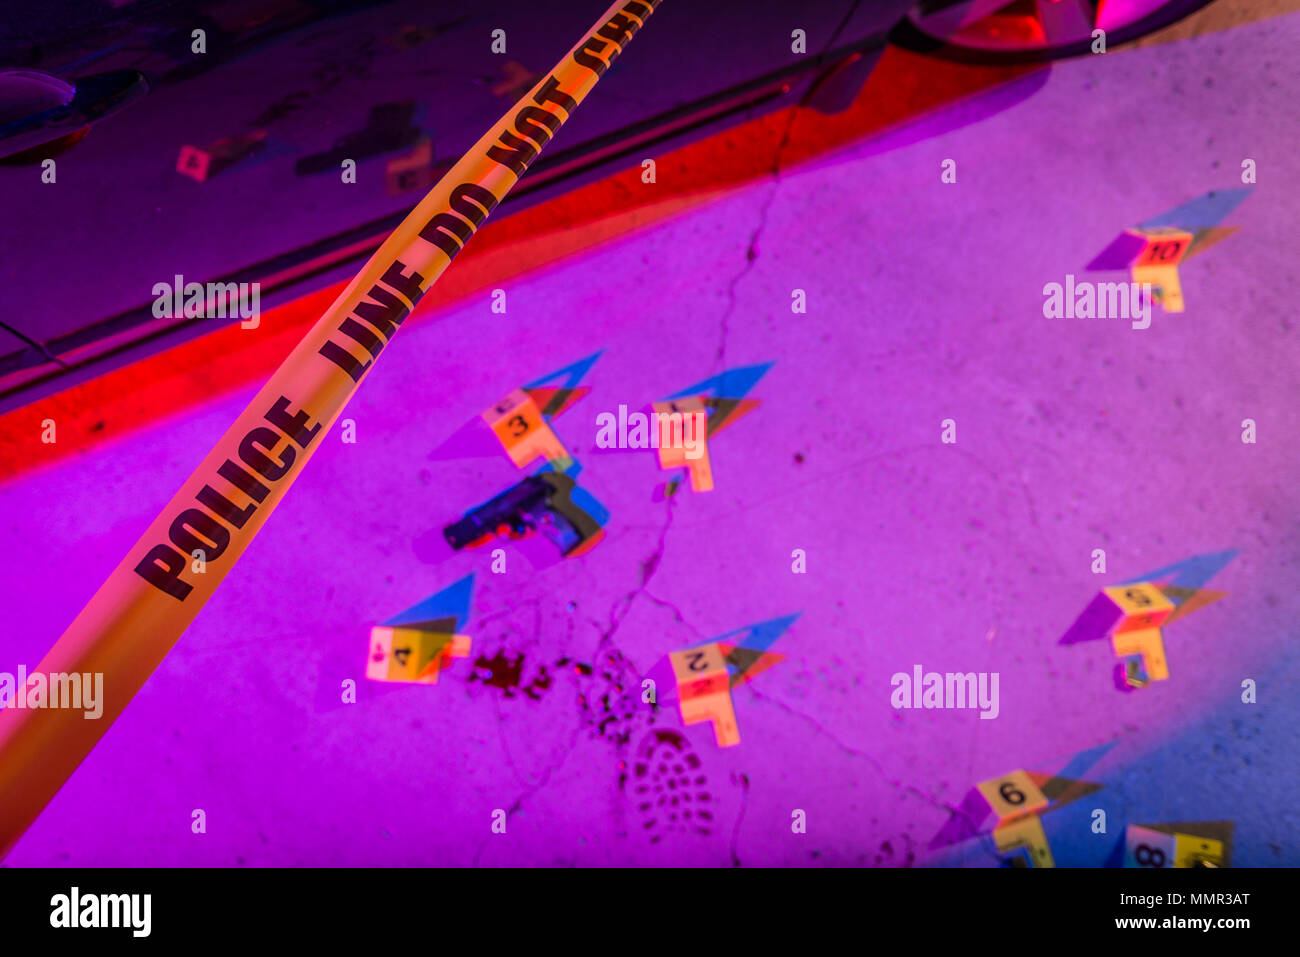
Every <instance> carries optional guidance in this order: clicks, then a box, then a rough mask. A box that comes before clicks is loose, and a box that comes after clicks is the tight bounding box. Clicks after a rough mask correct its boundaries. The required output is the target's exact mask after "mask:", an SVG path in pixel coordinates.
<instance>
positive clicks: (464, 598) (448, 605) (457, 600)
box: [383, 572, 474, 630]
mask: <svg viewBox="0 0 1300 957" xmlns="http://www.w3.org/2000/svg"><path fill="white" fill-rule="evenodd" d="M473 590H474V573H473V572H470V573H469V574H468V575H466V576H465V577H464V578H462V579H461V580H460V581H458V582H456V584H454V585H449V586H448V587H446V588H444V589H443V590H442V591H440V592H438V593H437V594H436V595H431V596H430V597H428V598H426V599H425V600H424V601H422V602H420V603H419V604H418V605H412V606H411V607H410V608H408V609H406V611H402V612H398V613H397V614H396V615H394V616H393V617H392V618H390V619H388V621H386V622H383V624H384V626H385V627H388V628H397V627H400V626H401V625H406V624H414V623H415V622H418V621H430V620H432V619H434V618H448V617H454V618H455V619H456V628H457V630H460V629H461V628H463V627H465V622H466V621H467V620H468V619H469V599H470V594H471V593H472V592H473Z"/></svg>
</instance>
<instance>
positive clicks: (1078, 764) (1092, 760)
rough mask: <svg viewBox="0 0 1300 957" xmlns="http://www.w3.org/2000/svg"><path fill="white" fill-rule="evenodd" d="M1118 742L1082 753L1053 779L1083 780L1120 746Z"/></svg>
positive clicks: (1071, 760)
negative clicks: (1082, 778)
mask: <svg viewBox="0 0 1300 957" xmlns="http://www.w3.org/2000/svg"><path fill="white" fill-rule="evenodd" d="M1118 743H1119V742H1118V741H1107V742H1106V743H1105V744H1099V745H1097V746H1096V747H1095V748H1087V749H1086V750H1083V751H1080V752H1079V753H1078V754H1076V755H1074V757H1072V758H1071V759H1070V762H1069V764H1067V765H1066V766H1065V767H1063V768H1061V770H1060V771H1057V772H1056V773H1055V774H1054V775H1053V777H1058V778H1081V777H1083V776H1084V775H1085V774H1087V773H1088V769H1089V768H1091V767H1092V766H1093V765H1094V764H1096V763H1097V762H1098V761H1100V760H1101V759H1102V758H1103V757H1105V756H1106V752H1107V751H1109V750H1110V749H1111V748H1113V747H1115V745H1116V744H1118Z"/></svg>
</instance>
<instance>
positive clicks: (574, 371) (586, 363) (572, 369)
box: [524, 349, 605, 389]
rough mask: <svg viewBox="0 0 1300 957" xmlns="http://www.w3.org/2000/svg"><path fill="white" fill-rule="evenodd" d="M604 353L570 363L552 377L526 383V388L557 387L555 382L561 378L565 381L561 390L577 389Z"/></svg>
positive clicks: (545, 376) (597, 353) (552, 374)
mask: <svg viewBox="0 0 1300 957" xmlns="http://www.w3.org/2000/svg"><path fill="white" fill-rule="evenodd" d="M604 351H605V350H604V349H601V350H600V351H599V352H593V353H592V354H591V355H589V356H587V357H586V358H585V359H579V360H578V361H577V362H573V363H570V364H569V365H567V366H565V367H564V368H563V369H557V370H555V371H554V372H552V373H551V374H550V375H544V376H542V377H541V378H540V379H534V380H533V381H532V382H528V383H525V384H524V388H525V389H538V388H541V387H542V386H544V385H555V381H554V380H556V379H560V378H563V379H564V385H562V386H561V387H560V388H562V389H572V388H575V387H576V386H577V385H578V383H579V382H581V381H582V377H583V376H585V375H586V374H587V372H588V371H590V369H591V367H592V366H594V365H595V364H596V360H597V359H599V358H600V357H601V354H602V353H603V352H604ZM566 376H567V378H566Z"/></svg>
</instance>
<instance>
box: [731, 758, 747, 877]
mask: <svg viewBox="0 0 1300 957" xmlns="http://www.w3.org/2000/svg"><path fill="white" fill-rule="evenodd" d="M737 780H739V781H740V786H741V788H742V789H743V790H742V791H741V795H740V810H739V811H738V812H737V814H736V823H735V824H733V825H732V826H731V866H732V867H740V854H739V853H738V852H737V850H736V844H737V842H738V841H739V840H740V823H741V822H742V821H743V820H744V819H745V809H746V808H748V807H749V775H748V774H746V773H745V772H744V771H741V772H740V773H739V774H738V775H737V774H736V773H735V772H733V773H732V775H731V782H732V783H733V784H735V783H736V781H737Z"/></svg>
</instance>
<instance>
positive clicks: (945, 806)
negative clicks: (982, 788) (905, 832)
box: [749, 687, 1001, 860]
mask: <svg viewBox="0 0 1300 957" xmlns="http://www.w3.org/2000/svg"><path fill="white" fill-rule="evenodd" d="M749 693H750V694H752V695H753V696H754V697H756V698H758V699H759V700H761V701H769V702H771V703H772V704H774V705H776V706H777V707H778V708H780V709H781V710H783V711H785V712H786V713H787V714H791V715H794V717H796V718H799V719H801V720H803V721H805V722H807V723H808V724H810V725H812V727H813V730H815V731H816V732H817V733H818V734H821V735H823V736H825V737H826V738H827V739H828V740H829V741H830V742H831V743H832V744H834V745H835V746H836V747H837V748H839V749H840V750H841V751H843V752H844V753H845V754H849V755H852V756H853V757H856V758H862V759H863V760H864V761H866V762H867V763H868V764H870V765H871V766H872V768H874V769H875V771H876V773H877V774H879V775H880V777H881V778H883V779H884V781H885V783H887V784H888V785H889V786H890V787H892V788H893V789H894V790H896V791H899V792H907V793H911V794H913V795H915V796H916V797H918V798H920V799H921V800H922V801H924V802H925V803H927V804H929V805H931V806H932V807H936V808H938V809H939V810H941V811H947V812H948V814H950V815H951V816H953V817H958V818H962V819H964V820H965V821H966V823H967V824H969V825H970V828H971V830H972V831H974V832H975V833H976V834H977V836H978V837H979V843H980V847H981V848H982V849H983V850H984V851H985V852H987V853H988V854H989V855H990V856H992V857H993V858H994V859H996V860H1001V858H1000V856H999V855H998V853H997V851H996V850H995V849H994V848H993V847H992V846H991V845H992V839H991V838H990V836H989V835H987V834H984V833H981V832H980V830H979V822H977V821H975V820H974V819H972V818H971V816H970V815H969V814H967V813H966V812H965V811H963V810H962V809H961V808H959V807H953V806H952V805H951V804H949V803H947V802H946V801H941V800H940V799H939V798H937V797H934V796H933V795H930V794H927V793H925V792H924V791H922V790H921V789H920V788H918V787H917V786H916V785H914V784H908V783H906V782H904V781H899V780H897V779H895V778H891V777H890V776H889V773H888V772H887V771H885V768H884V765H883V764H881V762H880V760H879V759H878V758H876V757H875V755H873V754H871V753H870V752H867V751H862V750H859V749H858V748H855V747H853V746H852V745H848V744H845V743H844V742H843V741H841V740H840V739H839V738H838V737H837V736H836V735H835V734H834V733H833V732H831V731H830V730H829V729H828V728H826V726H825V725H823V724H822V723H821V722H820V721H818V720H817V719H816V718H814V717H813V716H812V715H810V714H804V713H803V712H802V711H799V710H797V709H795V708H792V707H791V706H790V705H788V704H786V703H785V702H784V701H782V700H781V699H779V698H773V697H771V696H770V695H765V694H763V693H762V692H761V691H756V690H754V688H753V687H749Z"/></svg>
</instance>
